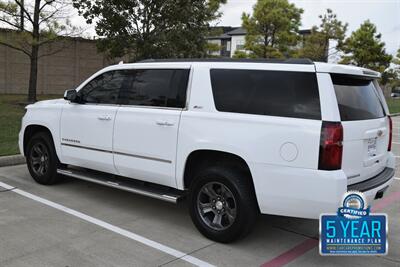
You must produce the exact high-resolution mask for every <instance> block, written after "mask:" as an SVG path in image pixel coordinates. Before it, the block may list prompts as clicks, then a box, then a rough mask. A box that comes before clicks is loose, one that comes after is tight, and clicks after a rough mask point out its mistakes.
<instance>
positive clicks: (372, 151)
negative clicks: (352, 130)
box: [367, 138, 377, 158]
mask: <svg viewBox="0 0 400 267" xmlns="http://www.w3.org/2000/svg"><path fill="white" fill-rule="evenodd" d="M376 144H377V138H369V139H367V154H368V157H370V158H372V157H375V156H376V154H377V147H376Z"/></svg>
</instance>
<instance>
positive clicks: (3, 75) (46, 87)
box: [0, 32, 120, 94]
mask: <svg viewBox="0 0 400 267" xmlns="http://www.w3.org/2000/svg"><path fill="white" fill-rule="evenodd" d="M0 34H1V35H2V34H7V33H5V32H0ZM62 46H64V47H65V48H64V49H63V50H62V51H60V52H59V53H57V54H54V55H51V56H47V57H42V58H40V59H39V69H38V81H37V93H38V94H63V93H64V91H65V90H66V89H71V88H75V87H76V86H77V85H79V84H80V83H81V82H82V81H84V80H85V79H87V78H88V77H89V76H90V75H91V74H93V73H95V72H96V71H98V70H99V69H101V68H103V67H105V66H108V65H110V64H115V63H116V62H118V61H119V60H120V59H114V60H109V59H107V58H106V56H105V55H104V54H103V53H98V52H97V49H96V42H95V41H94V40H86V39H82V38H74V39H72V38H71V39H70V40H68V41H63V43H54V44H52V47H51V49H52V50H50V48H49V47H42V48H41V49H42V50H41V53H42V52H46V51H54V50H56V49H57V47H62ZM29 68H30V62H29V57H28V56H26V55H25V54H23V53H22V52H19V51H17V50H14V49H11V48H8V47H5V46H2V45H0V94H27V93H28V84H29Z"/></svg>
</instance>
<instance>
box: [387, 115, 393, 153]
mask: <svg viewBox="0 0 400 267" xmlns="http://www.w3.org/2000/svg"><path fill="white" fill-rule="evenodd" d="M388 119H389V144H388V151H392V136H393V122H392V118H391V117H390V116H388Z"/></svg>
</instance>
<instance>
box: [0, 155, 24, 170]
mask: <svg viewBox="0 0 400 267" xmlns="http://www.w3.org/2000/svg"><path fill="white" fill-rule="evenodd" d="M25 162H26V161H25V157H24V156H22V155H13V156H5V157H0V167H5V166H13V165H19V164H24V163H25Z"/></svg>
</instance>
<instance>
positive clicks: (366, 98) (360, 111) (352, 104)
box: [331, 74, 390, 184]
mask: <svg viewBox="0 0 400 267" xmlns="http://www.w3.org/2000/svg"><path fill="white" fill-rule="evenodd" d="M331 78H332V82H333V85H334V88H335V93H336V97H337V102H338V106H339V112H340V117H341V121H342V126H343V133H344V135H343V160H342V169H343V171H344V172H345V174H346V175H347V177H348V184H354V183H358V182H361V181H364V180H367V179H369V178H371V177H373V176H375V175H377V174H379V173H380V172H382V171H383V170H384V169H385V167H386V161H387V157H388V144H389V136H390V129H389V118H388V117H387V116H386V113H385V109H384V106H385V105H386V104H385V103H384V101H385V100H384V99H383V98H382V97H381V94H380V93H379V91H378V90H380V89H379V88H376V86H375V84H374V81H373V79H372V78H370V77H364V76H351V75H345V74H331Z"/></svg>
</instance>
